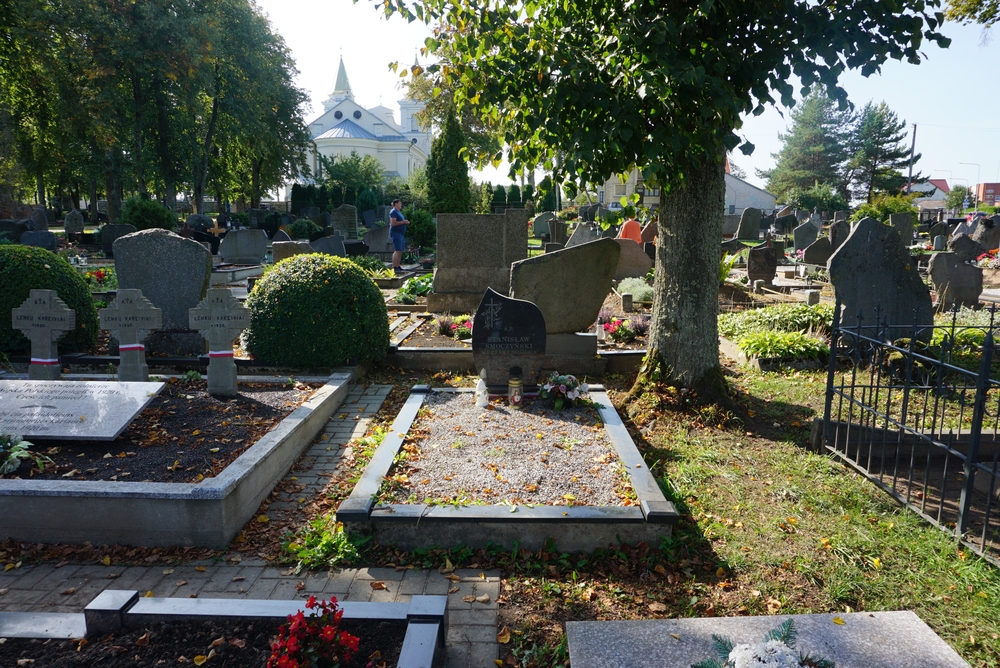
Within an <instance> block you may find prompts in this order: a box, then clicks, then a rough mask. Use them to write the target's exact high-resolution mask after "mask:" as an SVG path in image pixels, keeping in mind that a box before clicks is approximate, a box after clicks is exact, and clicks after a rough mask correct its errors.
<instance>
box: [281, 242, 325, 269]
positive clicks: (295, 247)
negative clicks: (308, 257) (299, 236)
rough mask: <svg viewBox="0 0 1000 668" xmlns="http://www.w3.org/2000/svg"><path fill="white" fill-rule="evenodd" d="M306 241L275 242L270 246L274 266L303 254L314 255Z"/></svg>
mask: <svg viewBox="0 0 1000 668" xmlns="http://www.w3.org/2000/svg"><path fill="white" fill-rule="evenodd" d="M315 252H316V251H314V250H313V247H312V246H310V245H309V243H308V242H306V241H276V242H274V243H273V244H271V258H272V260H273V261H274V263H275V264H277V263H278V262H281V261H282V260H287V259H288V258H290V257H294V256H296V255H302V254H304V253H306V254H307V253H315Z"/></svg>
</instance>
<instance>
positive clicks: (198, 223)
mask: <svg viewBox="0 0 1000 668" xmlns="http://www.w3.org/2000/svg"><path fill="white" fill-rule="evenodd" d="M185 224H186V225H187V226H188V227H190V228H191V229H195V230H198V231H199V232H204V231H205V230H207V229H208V228H210V227H214V225H213V223H212V219H211V218H210V217H208V216H206V215H205V214H203V213H192V214H191V215H190V216H188V217H187V220H186V221H185Z"/></svg>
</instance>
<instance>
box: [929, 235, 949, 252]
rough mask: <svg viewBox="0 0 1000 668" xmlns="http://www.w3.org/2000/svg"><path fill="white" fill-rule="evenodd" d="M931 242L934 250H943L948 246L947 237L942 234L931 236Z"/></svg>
mask: <svg viewBox="0 0 1000 668" xmlns="http://www.w3.org/2000/svg"><path fill="white" fill-rule="evenodd" d="M931 243H932V244H934V246H933V247H934V250H936V251H943V250H944V249H945V248H947V247H948V237H946V236H945V235H943V234H939V235H937V236H936V237H932V240H931Z"/></svg>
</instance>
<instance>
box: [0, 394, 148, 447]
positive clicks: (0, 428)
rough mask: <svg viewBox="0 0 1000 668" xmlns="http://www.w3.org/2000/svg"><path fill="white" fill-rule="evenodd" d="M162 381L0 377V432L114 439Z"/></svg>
mask: <svg viewBox="0 0 1000 668" xmlns="http://www.w3.org/2000/svg"><path fill="white" fill-rule="evenodd" d="M162 389H163V383H107V382H96V381H76V380H64V381H59V382H57V383H53V382H47V381H34V380H0V433H3V434H20V435H21V436H24V438H26V439H28V440H29V441H31V440H36V439H66V440H76V441H113V440H114V439H115V438H117V437H118V435H119V434H121V433H122V432H123V431H124V430H125V428H126V427H128V426H129V425H130V424H131V423H132V420H134V419H135V416H136V415H138V414H139V413H140V412H141V411H142V409H144V408H145V407H146V406H147V405H149V402H150V401H152V400H153V398H154V397H155V396H156V395H157V394H159V392H160V390H162Z"/></svg>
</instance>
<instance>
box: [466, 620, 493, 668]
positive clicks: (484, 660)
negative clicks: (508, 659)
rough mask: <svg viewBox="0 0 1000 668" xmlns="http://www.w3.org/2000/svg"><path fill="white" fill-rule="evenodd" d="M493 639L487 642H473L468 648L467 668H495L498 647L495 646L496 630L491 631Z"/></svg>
mask: <svg viewBox="0 0 1000 668" xmlns="http://www.w3.org/2000/svg"><path fill="white" fill-rule="evenodd" d="M491 632H492V633H493V637H492V638H490V640H489V641H487V642H474V643H472V645H470V648H469V668H490V666H496V659H497V657H498V655H499V653H500V652H499V649H500V648H499V646H498V645H497V644H496V629H492V630H491Z"/></svg>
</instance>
